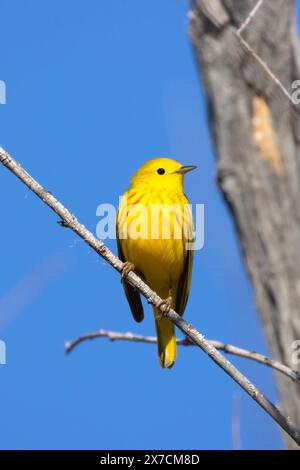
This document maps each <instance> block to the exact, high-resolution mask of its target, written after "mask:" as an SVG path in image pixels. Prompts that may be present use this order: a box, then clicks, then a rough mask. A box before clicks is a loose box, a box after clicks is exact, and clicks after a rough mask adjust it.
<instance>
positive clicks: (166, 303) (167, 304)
mask: <svg viewBox="0 0 300 470" xmlns="http://www.w3.org/2000/svg"><path fill="white" fill-rule="evenodd" d="M172 300H173V299H172V297H171V296H170V297H167V298H166V299H162V300H161V301H160V302H159V303H158V304H157V308H159V309H160V308H161V307H164V310H163V311H161V310H160V312H159V314H158V316H157V318H158V320H161V319H162V318H163V317H164V315H165V314H166V313H169V311H170V310H171V308H172Z"/></svg>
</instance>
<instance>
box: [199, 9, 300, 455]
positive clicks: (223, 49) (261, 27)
mask: <svg viewBox="0 0 300 470" xmlns="http://www.w3.org/2000/svg"><path fill="white" fill-rule="evenodd" d="M255 3H256V0H195V2H194V4H193V9H192V11H191V15H190V31H191V37H192V41H193V44H194V48H195V53H196V57H197V61H198V64H199V68H200V70H201V75H202V78H203V82H204V88H205V92H206V96H207V102H208V111H209V118H210V125H211V129H212V134H213V139H214V143H215V147H216V154H217V175H218V183H219V185H220V188H221V190H222V192H223V194H224V197H225V200H226V201H227V203H228V205H229V207H230V209H231V212H232V215H233V218H234V221H235V224H236V228H237V232H238V237H239V240H240V244H241V247H242V251H243V254H244V258H245V263H246V266H247V268H248V271H249V273H250V277H251V280H252V283H253V287H254V292H255V296H256V301H257V305H258V309H259V312H260V316H261V320H262V324H263V327H264V330H265V334H266V337H267V341H268V344H269V348H270V350H271V354H272V356H273V357H274V358H275V359H277V360H279V361H281V362H283V363H286V364H288V365H290V366H291V367H292V368H294V369H297V368H298V370H299V365H298V366H297V365H295V364H293V363H292V362H291V361H292V343H293V341H295V340H298V339H300V118H299V115H297V114H296V113H295V111H293V110H292V109H291V105H290V103H289V101H288V100H287V99H286V97H283V95H282V93H281V91H280V90H279V89H278V87H277V85H276V84H275V83H274V82H272V80H270V78H269V77H267V76H266V74H265V72H264V71H263V70H262V68H261V67H260V66H259V64H257V63H256V62H255V60H254V59H253V58H252V57H251V56H250V55H249V54H247V53H246V52H245V51H243V48H242V47H241V45H240V43H239V42H238V39H237V38H236V36H235V35H234V31H235V30H236V28H238V27H239V26H240V24H241V23H242V22H243V21H244V19H245V18H246V17H247V15H248V14H249V12H250V10H251V9H252V8H253V7H254V5H255ZM294 23H295V12H294V2H293V1H292V0H272V1H271V0H267V1H266V2H265V3H264V4H263V6H262V7H261V9H260V10H259V11H258V13H257V14H256V16H255V17H254V19H253V20H252V22H251V23H250V25H249V26H248V27H247V29H246V30H245V31H244V32H243V37H244V38H245V39H246V40H247V42H248V43H249V44H250V45H251V47H252V48H253V49H254V50H255V51H256V52H257V53H258V54H259V55H260V57H261V58H262V59H263V60H264V61H265V62H266V63H267V64H268V65H269V66H270V68H271V69H272V71H273V72H274V73H275V75H276V76H277V77H278V78H279V79H280V80H281V82H282V83H283V84H284V85H285V87H286V88H287V89H288V90H289V91H292V89H291V84H292V82H293V81H294V80H297V79H300V67H299V54H298V49H297V47H298V46H297V38H296V33H295V28H294ZM276 379H277V385H278V389H279V395H280V401H281V409H282V411H283V412H284V413H285V414H286V415H287V416H289V417H291V418H292V419H293V421H294V422H295V423H296V424H297V425H298V427H300V388H299V386H298V385H296V384H293V383H291V381H289V380H287V379H286V378H285V377H283V376H279V374H278V375H277V376H276ZM286 444H287V446H288V447H289V448H294V444H293V443H292V442H291V441H286Z"/></svg>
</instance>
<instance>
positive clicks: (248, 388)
mask: <svg viewBox="0 0 300 470" xmlns="http://www.w3.org/2000/svg"><path fill="white" fill-rule="evenodd" d="M0 163H2V164H3V165H4V166H5V167H6V168H7V169H9V170H10V171H11V172H12V173H13V174H14V175H15V176H16V177H17V178H19V180H21V181H22V182H23V183H24V184H25V185H26V186H27V187H28V188H29V189H31V191H33V192H34V193H35V194H36V195H37V196H38V197H39V198H40V199H41V200H42V201H43V202H44V203H45V204H46V205H47V206H48V207H50V209H52V210H53V211H54V212H55V213H56V214H57V215H58V216H59V217H60V219H61V220H62V221H63V223H64V226H67V227H68V228H70V229H71V230H73V232H75V233H76V234H77V235H79V237H81V238H82V239H83V240H84V241H85V242H86V243H87V244H88V245H89V246H90V247H91V248H93V249H94V250H95V251H96V252H97V253H98V254H99V255H100V256H102V258H104V259H105V260H106V261H107V262H108V263H109V264H110V265H111V266H113V267H114V268H115V269H116V270H117V271H118V272H119V273H121V271H122V268H123V263H122V261H121V260H120V259H119V258H118V257H117V256H115V255H114V254H113V253H112V252H111V251H110V250H109V249H108V248H107V247H106V246H105V245H104V243H102V242H101V241H99V240H97V238H96V237H95V236H94V235H93V234H92V233H91V232H90V231H89V230H88V229H87V228H86V227H85V226H84V225H83V224H81V223H80V222H79V221H78V220H77V218H76V217H75V216H74V215H73V214H71V212H70V211H69V210H68V209H67V208H66V207H64V206H63V205H62V203H61V202H60V201H58V200H57V199H56V198H55V197H54V196H53V194H51V193H50V192H49V191H47V190H46V189H44V188H43V187H42V186H41V185H40V184H39V183H38V182H37V181H36V180H34V179H33V178H32V176H31V175H30V174H29V173H27V172H26V171H25V170H24V169H23V168H22V167H21V165H20V164H19V163H17V162H16V161H15V160H14V159H13V158H12V157H11V156H10V155H9V154H8V153H7V152H6V151H5V150H3V149H2V148H0ZM127 282H129V283H130V284H131V285H132V286H134V287H135V288H136V289H137V290H138V291H139V292H140V293H141V294H142V295H143V296H144V297H145V298H146V299H147V301H148V302H149V303H150V304H152V305H154V306H155V307H156V308H159V309H160V311H161V312H162V313H163V314H164V315H165V316H166V317H167V318H168V319H169V320H171V321H172V322H173V323H174V324H175V325H176V326H177V327H178V328H179V329H180V330H181V331H182V332H183V333H184V334H185V335H186V336H187V337H188V338H189V339H190V340H191V342H193V343H195V344H196V345H197V346H198V347H199V348H201V349H202V351H204V352H205V353H206V354H207V355H208V356H209V357H210V358H211V359H212V360H213V361H214V362H215V363H216V364H218V366H219V367H221V369H223V370H224V371H225V372H226V373H227V374H228V375H229V376H230V377H231V378H232V379H233V380H234V381H235V382H236V383H237V384H239V385H240V387H241V388H242V389H243V390H245V392H246V393H248V395H249V396H250V397H251V398H252V399H253V400H255V401H256V402H257V403H258V404H259V406H261V408H263V409H264V410H265V411H266V412H267V413H268V414H269V415H270V416H271V417H272V418H273V419H274V421H276V422H277V424H278V425H279V426H280V427H281V428H282V429H284V430H285V431H286V432H287V434H289V436H290V437H291V438H292V439H293V440H294V441H295V442H296V443H297V444H298V445H299V446H300V430H299V429H297V428H296V427H295V426H294V425H293V424H292V423H291V422H290V421H289V420H288V419H287V418H286V417H285V416H284V415H283V414H282V413H281V412H280V411H279V410H278V408H276V406H275V405H274V404H273V403H272V402H271V401H270V400H268V398H266V397H265V395H264V394H263V393H262V392H261V391H260V390H259V389H258V388H257V387H255V385H253V384H252V383H251V382H250V380H249V379H248V378H247V377H245V376H244V375H243V374H242V373H241V372H240V371H239V370H238V369H237V368H236V367H235V366H234V365H233V364H231V362H230V361H229V360H228V359H227V358H226V357H225V356H223V355H222V354H221V353H220V352H219V351H218V350H217V349H216V348H215V347H214V346H213V345H212V344H210V343H209V342H208V341H207V340H206V339H205V338H204V336H203V335H202V334H201V333H200V332H199V331H197V330H196V329H195V328H194V327H193V326H192V325H191V324H189V323H187V322H186V321H185V320H184V319H183V318H181V317H180V315H178V313H176V312H175V311H174V310H172V309H171V310H170V311H168V312H167V311H165V309H166V307H165V305H162V303H161V300H162V299H161V298H160V297H159V296H158V295H157V294H156V293H155V292H154V291H152V290H151V289H150V287H149V286H148V285H147V284H145V282H143V281H142V279H140V278H139V277H138V276H137V275H136V274H135V273H134V272H130V273H129V274H128V275H127Z"/></svg>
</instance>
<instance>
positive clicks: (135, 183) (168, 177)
mask: <svg viewBox="0 0 300 470" xmlns="http://www.w3.org/2000/svg"><path fill="white" fill-rule="evenodd" d="M195 168H197V167H196V166H194V165H188V166H184V165H181V164H180V163H178V162H176V161H175V160H172V159H171V158H154V159H153V160H148V161H147V162H146V163H144V164H143V165H142V166H141V167H140V168H139V170H138V171H137V172H136V173H135V175H134V176H133V177H132V178H131V187H132V188H133V187H134V188H135V187H145V188H148V189H149V190H150V191H156V190H158V191H163V190H167V191H176V192H177V191H178V192H180V191H182V190H183V178H184V175H185V174H186V173H188V172H189V171H192V170H194V169H195Z"/></svg>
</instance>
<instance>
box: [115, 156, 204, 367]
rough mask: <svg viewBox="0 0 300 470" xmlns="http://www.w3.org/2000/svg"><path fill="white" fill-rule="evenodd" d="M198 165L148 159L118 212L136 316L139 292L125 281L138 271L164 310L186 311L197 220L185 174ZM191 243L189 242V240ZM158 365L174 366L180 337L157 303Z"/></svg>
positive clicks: (121, 249)
mask: <svg viewBox="0 0 300 470" xmlns="http://www.w3.org/2000/svg"><path fill="white" fill-rule="evenodd" d="M195 168H196V167H195V166H183V165H181V164H180V163H178V162H176V161H175V160H172V159H169V158H155V159H153V160H149V161H147V162H146V163H144V165H142V167H141V168H140V169H139V170H138V171H137V172H136V174H135V175H134V176H133V177H132V179H131V185H130V187H129V189H128V191H127V192H126V193H124V195H123V196H122V199H121V202H120V207H119V211H118V216H117V240H118V252H119V257H120V259H121V260H122V261H123V262H124V268H123V273H122V278H123V286H124V290H125V294H126V297H127V300H128V303H129V306H130V309H131V312H132V315H133V317H134V319H135V320H136V321H137V322H140V321H142V320H143V318H144V312H143V306H142V303H141V298H140V294H139V293H138V292H137V291H136V290H135V289H134V288H133V287H132V286H131V285H130V284H128V283H127V282H126V275H127V274H128V272H130V271H132V270H133V271H135V272H136V273H137V274H138V275H139V276H141V277H142V278H143V279H144V280H145V282H146V283H147V284H148V285H149V286H150V287H151V289H152V290H154V291H155V292H156V293H157V294H158V295H159V296H160V297H161V298H162V299H164V300H163V303H164V304H165V308H166V309H170V308H174V309H175V310H176V312H177V313H178V314H180V315H183V313H184V310H185V307H186V303H187V300H188V295H189V290H190V283H191V275H192V264H193V250H192V249H188V248H191V246H192V241H193V235H194V225H193V218H192V213H191V209H190V205H189V201H188V199H187V197H186V196H185V194H184V192H183V179H184V175H185V174H186V173H187V172H189V171H191V170H194V169H195ZM188 243H190V247H188V246H187V244H188ZM153 311H154V316H155V323H156V332H157V340H158V354H159V361H160V365H161V366H162V367H164V368H170V367H172V366H173V364H174V362H175V359H176V349H177V348H176V336H175V329H174V325H173V323H172V322H171V321H170V320H168V319H167V318H166V317H164V316H163V315H162V314H161V312H160V310H159V309H157V308H153Z"/></svg>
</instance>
